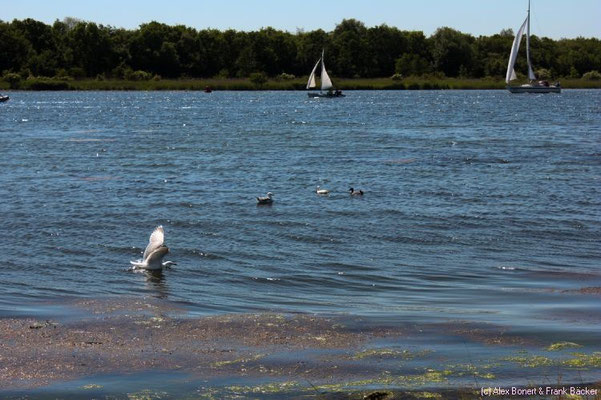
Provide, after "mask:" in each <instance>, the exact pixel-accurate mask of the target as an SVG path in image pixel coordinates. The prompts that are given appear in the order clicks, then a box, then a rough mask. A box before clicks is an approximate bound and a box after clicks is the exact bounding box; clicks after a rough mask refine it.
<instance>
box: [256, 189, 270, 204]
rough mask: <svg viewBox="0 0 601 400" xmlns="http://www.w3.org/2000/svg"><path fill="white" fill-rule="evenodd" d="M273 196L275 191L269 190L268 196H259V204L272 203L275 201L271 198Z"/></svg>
mask: <svg viewBox="0 0 601 400" xmlns="http://www.w3.org/2000/svg"><path fill="white" fill-rule="evenodd" d="M271 196H273V193H271V192H267V196H266V197H257V204H271V203H273V199H272V198H271Z"/></svg>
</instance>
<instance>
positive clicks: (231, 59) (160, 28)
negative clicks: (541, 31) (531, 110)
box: [0, 18, 601, 79]
mask: <svg viewBox="0 0 601 400" xmlns="http://www.w3.org/2000/svg"><path fill="white" fill-rule="evenodd" d="M513 37H514V33H513V31H512V30H511V29H507V30H503V31H501V32H500V33H498V34H495V35H492V36H478V37H475V36H472V35H470V34H467V33H462V32H460V31H457V30H455V29H452V28H448V27H443V28H439V29H438V30H437V31H436V32H435V33H434V34H432V35H431V36H429V37H427V36H426V35H424V33H423V32H421V31H404V30H400V29H398V28H395V27H391V26H387V25H379V26H375V27H366V26H365V24H364V23H362V22H361V21H358V20H355V19H345V20H343V21H342V22H340V23H339V24H338V25H337V26H336V28H335V29H334V30H333V31H331V32H325V31H323V30H321V29H318V30H314V31H310V32H304V31H302V30H299V31H297V32H296V33H290V32H286V31H281V30H276V29H273V28H263V29H261V30H259V31H253V32H244V31H236V30H232V29H230V30H225V31H219V30H215V29H203V30H196V29H194V28H190V27H186V26H183V25H176V26H169V25H166V24H163V23H159V22H150V23H147V24H142V25H140V27H139V28H138V29H135V30H127V29H121V28H115V27H112V26H105V25H99V24H96V23H94V22H86V21H81V20H78V19H74V18H65V19H64V20H62V21H59V20H57V21H55V22H54V23H53V24H52V25H48V24H45V23H43V22H40V21H36V20H33V19H25V20H13V21H12V22H4V21H0V55H1V57H0V72H1V73H2V74H3V75H5V76H6V75H7V74H12V75H15V74H18V75H20V77H22V78H23V79H25V78H27V77H30V76H36V77H40V76H43V77H72V78H76V79H77V78H97V79H104V78H116V79H142V78H148V77H151V76H154V77H155V78H158V77H165V78H206V77H224V78H226V77H228V78H230V77H247V76H249V75H251V74H253V73H257V72H259V73H263V74H266V75H267V76H270V77H276V76H288V77H290V76H292V75H294V76H303V75H308V73H309V72H310V71H311V69H312V68H313V65H314V63H315V62H316V60H317V59H318V58H319V57H320V55H321V51H322V49H325V54H326V60H325V61H326V65H327V67H328V70H329V71H330V74H331V75H334V76H336V77H345V78H375V77H390V76H393V75H394V74H399V75H397V77H398V76H411V75H415V76H420V75H424V74H433V75H436V76H440V77H442V76H448V77H464V78H481V77H497V78H500V77H503V76H504V75H505V72H506V68H507V59H508V56H509V51H510V48H511V44H512V41H513ZM524 48H525V46H524V45H523V46H522V49H521V50H520V51H521V52H524V51H525V50H524ZM531 58H532V63H533V65H534V66H535V68H536V69H537V70H538V72H539V75H549V78H550V77H570V78H580V77H582V75H583V74H585V73H587V72H589V71H593V70H596V71H601V41H600V40H599V39H597V38H582V37H579V38H576V39H561V40H552V39H549V38H546V37H542V38H539V37H537V36H532V37H531ZM525 62H526V61H525V56H520V57H519V58H518V63H517V67H516V71H518V72H522V73H525V71H526V65H525ZM543 77H544V76H543Z"/></svg>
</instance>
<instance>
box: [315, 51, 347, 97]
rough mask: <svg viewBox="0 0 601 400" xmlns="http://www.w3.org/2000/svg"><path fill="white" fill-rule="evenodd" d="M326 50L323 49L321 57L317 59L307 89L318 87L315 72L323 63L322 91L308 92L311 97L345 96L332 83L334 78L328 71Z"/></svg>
mask: <svg viewBox="0 0 601 400" xmlns="http://www.w3.org/2000/svg"><path fill="white" fill-rule="evenodd" d="M323 56H324V50H322V51H321V58H320V59H319V60H317V62H316V63H315V66H314V67H313V70H312V71H311V75H309V80H308V81H307V89H314V88H316V87H317V83H316V79H315V73H316V72H317V67H319V64H321V91H320V92H319V93H317V92H309V93H307V94H308V95H309V97H344V95H343V94H342V91H341V90H336V89H335V88H334V85H333V84H332V80H331V79H330V76H329V75H328V71H326V65H325V63H324V61H323Z"/></svg>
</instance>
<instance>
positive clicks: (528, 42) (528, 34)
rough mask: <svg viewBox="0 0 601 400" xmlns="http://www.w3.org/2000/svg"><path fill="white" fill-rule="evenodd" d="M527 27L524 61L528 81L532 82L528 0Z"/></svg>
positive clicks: (533, 77)
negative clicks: (526, 63) (526, 64)
mask: <svg viewBox="0 0 601 400" xmlns="http://www.w3.org/2000/svg"><path fill="white" fill-rule="evenodd" d="M527 19H528V27H527V30H526V60H527V61H528V79H531V80H534V79H536V76H535V75H534V71H532V64H531V63H530V0H528V18H527Z"/></svg>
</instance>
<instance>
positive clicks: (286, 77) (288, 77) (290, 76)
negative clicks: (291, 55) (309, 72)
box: [276, 72, 296, 81]
mask: <svg viewBox="0 0 601 400" xmlns="http://www.w3.org/2000/svg"><path fill="white" fill-rule="evenodd" d="M294 78H296V76H294V75H293V74H287V73H285V72H282V73H281V74H279V75H278V76H277V77H276V79H277V80H278V81H290V80H292V79H294Z"/></svg>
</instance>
